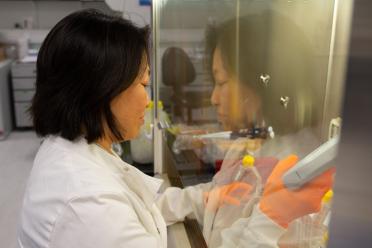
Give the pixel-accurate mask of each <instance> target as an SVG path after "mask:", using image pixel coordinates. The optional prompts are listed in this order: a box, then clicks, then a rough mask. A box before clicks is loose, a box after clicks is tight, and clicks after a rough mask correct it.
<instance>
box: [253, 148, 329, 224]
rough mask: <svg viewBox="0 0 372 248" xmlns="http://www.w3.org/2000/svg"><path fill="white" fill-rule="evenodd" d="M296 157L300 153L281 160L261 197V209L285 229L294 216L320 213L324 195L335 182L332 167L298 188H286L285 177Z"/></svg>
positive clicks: (295, 161)
mask: <svg viewBox="0 0 372 248" xmlns="http://www.w3.org/2000/svg"><path fill="white" fill-rule="evenodd" d="M297 160H298V158H297V156H294V155H291V156H288V157H287V158H285V159H284V160H281V161H280V162H279V163H278V165H277V166H276V167H275V168H274V170H273V172H272V173H271V175H270V176H269V178H268V180H267V183H266V185H265V189H264V193H263V196H262V198H261V200H260V209H261V211H262V212H263V213H264V214H266V215H267V216H268V217H270V218H271V219H272V220H274V221H275V222H276V223H278V224H279V225H281V226H282V227H284V228H287V227H288V224H289V223H290V222H292V221H293V220H294V219H297V218H299V217H301V216H304V215H307V214H311V213H314V212H318V211H319V210H320V207H321V200H322V197H323V196H324V194H325V193H326V192H327V191H328V190H329V189H330V188H331V187H332V184H333V174H334V169H330V170H328V171H326V172H325V173H323V174H322V175H320V176H318V177H316V178H315V179H313V180H312V181H310V182H309V183H307V184H305V185H304V186H303V187H302V188H300V189H298V190H294V191H292V190H289V189H287V188H286V187H285V186H284V184H283V181H282V176H283V174H284V173H285V172H286V171H288V170H289V169H290V168H291V167H293V166H294V165H295V164H296V163H297Z"/></svg>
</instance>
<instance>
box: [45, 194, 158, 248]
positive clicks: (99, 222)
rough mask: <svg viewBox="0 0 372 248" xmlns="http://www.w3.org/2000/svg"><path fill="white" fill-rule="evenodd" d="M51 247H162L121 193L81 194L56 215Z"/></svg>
mask: <svg viewBox="0 0 372 248" xmlns="http://www.w3.org/2000/svg"><path fill="white" fill-rule="evenodd" d="M50 247H51V248H66V247H69V248H88V247H89V248H91V247H118V248H119V247H125V248H130V247H133V248H138V247H149V248H152V247H161V244H160V243H159V241H158V239H157V238H156V237H155V236H153V235H151V234H150V233H148V232H147V231H146V230H145V228H144V227H143V225H142V224H141V222H140V221H139V219H138V217H137V214H136V213H135V211H134V209H133V207H132V206H131V204H130V202H129V200H128V199H127V198H126V197H125V196H123V195H119V194H112V193H103V194H101V195H99V196H94V197H92V196H89V197H79V198H77V199H73V200H72V201H70V202H69V203H68V204H67V205H66V206H65V208H64V209H63V211H62V212H61V214H60V216H59V217H58V218H57V220H56V222H55V226H54V230H53V232H52V234H51V239H50Z"/></svg>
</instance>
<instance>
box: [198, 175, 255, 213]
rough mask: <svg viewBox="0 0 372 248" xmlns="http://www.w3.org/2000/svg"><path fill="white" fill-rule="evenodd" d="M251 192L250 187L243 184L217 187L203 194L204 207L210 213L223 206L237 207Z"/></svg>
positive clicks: (235, 183) (234, 183)
mask: <svg viewBox="0 0 372 248" xmlns="http://www.w3.org/2000/svg"><path fill="white" fill-rule="evenodd" d="M251 190H252V186H251V185H249V184H247V183H243V182H233V183H230V184H227V185H223V186H217V187H214V188H213V189H212V190H211V191H209V192H205V193H204V195H203V197H204V205H205V207H206V209H207V210H209V211H212V212H215V211H216V210H217V209H218V208H219V207H221V206H222V205H224V204H227V205H235V206H239V205H240V202H241V200H243V199H244V198H245V197H247V196H248V195H249V194H250V192H251Z"/></svg>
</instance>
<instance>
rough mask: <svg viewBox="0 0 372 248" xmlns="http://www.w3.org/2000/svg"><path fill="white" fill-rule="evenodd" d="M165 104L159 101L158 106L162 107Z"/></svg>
mask: <svg viewBox="0 0 372 248" xmlns="http://www.w3.org/2000/svg"><path fill="white" fill-rule="evenodd" d="M163 107H164V106H163V102H162V101H158V108H160V109H162V108H163Z"/></svg>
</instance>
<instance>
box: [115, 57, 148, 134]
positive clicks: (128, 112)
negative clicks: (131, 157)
mask: <svg viewBox="0 0 372 248" xmlns="http://www.w3.org/2000/svg"><path fill="white" fill-rule="evenodd" d="M149 74H150V70H149V66H148V64H147V62H146V68H145V70H141V73H140V74H139V75H138V76H137V78H136V79H135V81H134V82H133V83H132V84H131V85H130V86H129V88H127V89H126V90H124V91H123V92H122V93H121V94H120V95H118V96H117V97H115V98H114V99H113V100H112V102H111V111H112V113H113V115H114V117H115V118H116V120H117V123H118V124H119V129H120V131H121V133H122V136H123V137H124V139H125V140H130V139H133V138H135V137H137V135H138V133H139V129H140V127H141V126H142V125H143V123H144V116H145V109H146V106H147V105H148V104H149V96H148V95H147V92H146V86H148V84H149Z"/></svg>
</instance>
